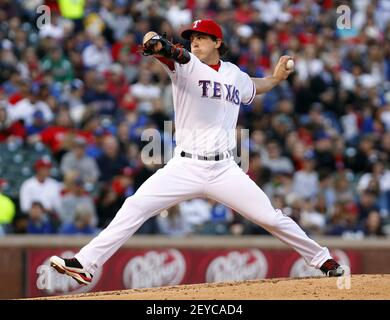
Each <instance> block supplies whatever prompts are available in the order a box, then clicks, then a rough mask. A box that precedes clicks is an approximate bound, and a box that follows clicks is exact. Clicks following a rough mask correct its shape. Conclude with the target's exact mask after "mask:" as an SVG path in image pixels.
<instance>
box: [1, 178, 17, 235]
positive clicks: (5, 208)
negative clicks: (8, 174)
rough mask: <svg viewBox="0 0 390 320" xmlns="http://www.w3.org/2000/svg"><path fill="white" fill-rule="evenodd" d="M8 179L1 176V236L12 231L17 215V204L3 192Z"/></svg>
mask: <svg viewBox="0 0 390 320" xmlns="http://www.w3.org/2000/svg"><path fill="white" fill-rule="evenodd" d="M6 184H7V180H5V179H2V178H0V236H1V235H4V234H5V233H8V232H10V231H11V230H10V228H11V226H12V221H13V218H14V216H15V213H16V210H15V204H14V203H13V201H12V200H11V199H10V198H9V197H7V196H6V195H5V194H4V193H3V189H4V187H5V185H6Z"/></svg>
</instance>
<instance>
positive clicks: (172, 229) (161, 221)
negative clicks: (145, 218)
mask: <svg viewBox="0 0 390 320" xmlns="http://www.w3.org/2000/svg"><path fill="white" fill-rule="evenodd" d="M157 225H158V229H159V233H161V234H163V235H168V236H178V237H180V236H186V235H188V234H190V233H191V229H190V228H189V227H190V226H189V225H188V224H186V221H185V219H184V217H183V214H182V212H181V211H180V209H179V206H178V205H176V206H173V207H171V208H170V209H168V210H164V211H162V212H161V213H160V214H159V215H158V216H157Z"/></svg>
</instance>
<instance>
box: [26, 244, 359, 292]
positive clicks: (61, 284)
mask: <svg viewBox="0 0 390 320" xmlns="http://www.w3.org/2000/svg"><path fill="white" fill-rule="evenodd" d="M77 251H78V250H77V249H69V248H63V249H29V250H28V251H27V273H28V276H27V286H26V297H38V296H48V295H63V294H76V293H84V292H94V291H110V290H123V289H133V288H151V287H161V286H171V285H178V284H193V283H205V282H221V281H235V280H237V281H239V280H254V279H264V278H281V277H307V276H319V275H321V272H320V271H319V270H316V269H314V268H311V267H309V266H308V265H307V264H306V263H305V262H304V260H303V259H302V258H301V257H300V256H299V255H298V254H297V253H296V252H294V251H291V250H260V249H256V248H247V249H237V250H235V249H207V250H200V249H175V248H164V249H122V250H119V251H118V252H117V253H116V254H115V255H114V256H112V257H111V259H109V260H108V261H107V262H106V264H105V265H104V266H103V267H102V268H100V269H99V270H98V271H97V272H96V273H95V274H94V278H93V281H92V283H91V284H90V285H88V286H80V285H78V284H77V282H76V281H75V280H73V279H71V278H69V277H66V276H63V275H61V274H58V273H57V272H55V271H54V270H53V269H52V268H51V267H50V266H49V258H50V256H52V255H59V256H62V257H72V256H73V255H74V253H76V252H77ZM331 254H332V256H333V257H334V258H335V259H336V260H337V261H338V262H339V263H340V264H342V265H344V266H348V267H349V268H350V270H351V273H360V272H361V262H360V253H359V252H358V251H354V250H338V249H336V250H332V251H331Z"/></svg>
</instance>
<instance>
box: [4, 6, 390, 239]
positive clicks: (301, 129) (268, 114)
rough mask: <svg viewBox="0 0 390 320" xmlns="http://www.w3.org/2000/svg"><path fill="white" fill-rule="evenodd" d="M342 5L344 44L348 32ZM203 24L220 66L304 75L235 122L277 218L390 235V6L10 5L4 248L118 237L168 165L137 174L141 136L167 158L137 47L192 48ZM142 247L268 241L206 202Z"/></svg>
mask: <svg viewBox="0 0 390 320" xmlns="http://www.w3.org/2000/svg"><path fill="white" fill-rule="evenodd" d="M341 4H343V5H348V6H349V8H350V9H351V13H352V15H351V18H352V21H351V25H350V28H346V29H345V28H342V27H340V26H339V27H338V24H337V23H338V22H339V20H340V14H341V13H338V12H337V10H336V9H337V7H338V5H341ZM40 5H47V6H48V7H49V8H50V13H51V14H50V19H46V20H42V16H41V11H40V12H37V8H38V6H40ZM205 18H211V19H214V20H215V21H217V22H218V23H219V24H220V25H221V26H222V27H223V32H224V41H225V42H226V44H227V45H228V47H229V52H228V53H227V55H226V56H225V57H224V58H223V59H224V60H227V61H231V62H233V63H235V64H237V65H238V66H239V67H240V68H241V69H242V70H244V71H245V72H247V73H248V74H249V75H250V76H253V77H263V76H266V75H269V74H270V73H271V72H272V70H273V66H274V65H275V62H276V61H277V59H278V58H279V57H280V56H281V55H283V54H289V55H292V56H294V59H295V68H296V72H295V73H294V74H293V75H291V76H290V77H289V79H288V80H287V81H285V82H283V83H282V84H281V85H280V86H278V87H276V88H274V89H273V90H272V91H271V92H269V93H267V94H265V95H261V96H257V97H256V98H255V100H254V102H253V103H252V105H251V106H250V107H242V108H241V111H240V115H239V119H238V132H241V131H240V129H244V128H247V129H249V135H248V136H247V137H246V136H241V135H239V138H240V139H239V141H238V142H239V143H238V145H239V146H242V147H241V148H240V152H241V155H244V154H246V155H247V157H248V158H249V168H248V172H247V173H248V175H249V176H250V177H251V178H252V179H253V180H254V181H255V182H256V183H257V184H258V185H259V186H260V187H261V188H262V189H263V190H264V192H266V193H267V195H269V196H270V198H271V199H272V202H273V204H274V206H275V207H277V208H282V209H283V211H284V213H285V214H287V215H289V216H290V217H291V218H293V219H294V220H295V221H296V222H297V223H299V224H300V225H301V227H302V228H303V229H304V230H305V231H306V232H307V233H308V234H310V235H338V236H344V237H350V238H362V237H376V236H386V235H387V236H389V235H390V219H389V218H390V215H389V210H390V171H389V160H390V3H389V2H388V1H385V0H374V1H372V0H355V1H342V2H339V3H338V1H331V0H323V1H319V0H318V1H314V0H302V1H300V0H280V1H276V0H262V1H260V0H255V1H245V0H223V1H213V0H187V1H175V0H170V1H147V0H145V1H131V0H101V1H97V0H85V1H84V0H76V1H74V0H73V1H71V0H59V1H49V0H47V1H43V0H26V1H21V0H17V1H15V0H0V39H1V43H0V57H1V59H0V147H1V149H0V234H3V235H5V234H7V233H32V234H53V233H62V234H95V233H96V232H98V231H99V230H100V229H101V228H104V227H105V226H106V225H107V224H108V223H109V222H110V221H111V219H112V218H113V216H114V215H115V213H116V212H117V210H118V209H119V208H120V206H121V205H122V203H123V201H124V199H125V198H126V197H128V196H130V195H132V194H133V193H134V192H135V191H136V190H137V188H138V187H139V186H140V185H141V184H142V183H143V182H144V181H145V180H146V179H147V178H148V177H149V176H151V175H152V174H153V173H154V172H155V171H156V170H157V169H158V168H159V167H161V166H162V165H163V163H161V161H160V162H159V161H156V162H155V163H146V162H145V161H143V159H142V157H141V152H142V150H143V148H144V147H145V146H146V145H147V141H143V139H142V134H143V132H145V130H146V129H155V130H158V131H159V132H160V133H161V137H162V142H163V143H166V142H168V144H169V143H170V142H171V140H170V137H169V136H168V135H167V132H166V130H164V129H165V127H164V121H169V120H172V118H173V103H172V94H171V90H172V88H171V83H170V79H169V77H168V75H167V74H166V73H165V72H164V71H163V69H162V68H161V66H160V65H159V63H158V62H157V61H155V60H154V59H152V58H145V57H143V56H142V55H140V54H139V53H138V52H137V46H138V45H139V44H140V43H141V41H142V37H143V35H144V34H145V33H146V32H148V31H150V30H155V31H158V32H159V33H164V32H166V34H167V36H168V38H169V39H173V42H175V43H176V42H181V43H183V44H184V45H185V46H186V47H187V48H188V47H189V44H188V42H185V41H183V40H182V39H181V38H180V36H179V35H180V30H181V29H182V28H183V27H185V26H187V25H188V24H190V23H191V22H192V21H194V20H197V19H205ZM344 22H345V19H344ZM23 150H24V151H26V150H27V151H26V152H25V153H24V155H26V156H25V157H24V158H23V157H22V154H23V153H22V152H23ZM29 150H30V151H29ZM39 150H46V151H47V153H45V154H44V155H43V153H42V157H38V158H36V159H34V161H30V162H28V161H29V160H31V159H32V158H31V157H30V155H32V154H33V153H34V152H37V153H38V154H39ZM162 150H164V148H162ZM11 153H12V154H13V157H8V155H9V154H11ZM160 156H161V154H154V155H153V157H154V158H155V159H156V160H158V159H160V158H161V157H160ZM23 161H27V162H26V163H30V164H29V165H27V166H23V165H24V164H25V163H24V162H23ZM12 166H14V167H15V170H14V169H12V170H14V171H12V172H11V167H12ZM22 167H23V170H22V169H21V168H22ZM30 169H31V170H30ZM17 181H19V183H18V182H17ZM162 187H163V186H162ZM253 201H256V199H253ZM138 233H144V234H166V235H172V236H184V235H188V234H232V235H241V234H266V232H265V231H264V230H263V229H262V228H260V227H257V226H255V225H254V224H252V223H251V222H249V221H246V220H245V219H243V218H241V217H240V215H238V214H235V213H234V212H232V210H230V209H229V208H226V207H224V206H223V205H221V204H218V203H215V202H213V201H211V200H207V199H193V200H190V201H186V202H183V203H181V204H179V205H177V206H175V207H173V208H170V209H169V210H165V211H163V212H161V213H160V214H159V215H157V216H156V217H155V218H152V219H151V220H149V221H148V222H147V223H145V224H144V225H143V226H142V227H141V229H140V230H139V231H138Z"/></svg>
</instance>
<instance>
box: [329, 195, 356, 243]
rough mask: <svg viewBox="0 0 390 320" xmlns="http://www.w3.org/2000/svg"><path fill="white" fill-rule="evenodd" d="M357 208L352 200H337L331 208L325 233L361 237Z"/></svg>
mask: <svg viewBox="0 0 390 320" xmlns="http://www.w3.org/2000/svg"><path fill="white" fill-rule="evenodd" d="M358 215H359V213H358V208H357V207H356V205H355V204H354V203H353V202H337V203H336V204H335V206H334V209H333V214H332V217H331V221H330V222H331V224H330V225H329V227H328V231H327V234H328V235H332V236H343V237H352V238H354V237H358V238H361V237H363V232H362V230H361V229H360V228H359V226H358Z"/></svg>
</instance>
